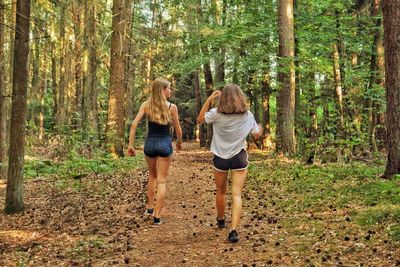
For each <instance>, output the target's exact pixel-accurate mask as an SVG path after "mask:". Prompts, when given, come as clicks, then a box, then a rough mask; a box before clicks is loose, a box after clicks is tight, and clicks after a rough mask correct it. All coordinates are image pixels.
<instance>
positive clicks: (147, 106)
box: [128, 78, 182, 225]
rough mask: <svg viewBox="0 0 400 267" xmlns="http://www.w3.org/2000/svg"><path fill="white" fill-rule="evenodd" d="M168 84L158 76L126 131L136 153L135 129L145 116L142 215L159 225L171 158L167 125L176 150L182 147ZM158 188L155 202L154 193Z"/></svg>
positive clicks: (129, 152) (180, 134)
mask: <svg viewBox="0 0 400 267" xmlns="http://www.w3.org/2000/svg"><path fill="white" fill-rule="evenodd" d="M170 86H171V83H170V82H169V81H168V80H166V79H164V78H157V79H156V80H155V81H154V82H153V84H152V86H151V92H150V97H149V98H148V99H147V101H145V102H144V103H143V104H142V105H141V106H140V109H139V111H138V113H137V115H136V117H135V119H134V120H133V122H132V125H131V129H130V134H129V146H128V155H129V156H134V155H135V154H136V151H135V148H134V143H135V135H136V128H137V126H138V124H139V122H140V120H141V119H142V118H143V116H145V115H146V117H147V119H148V132H147V137H146V140H145V144H144V154H145V159H146V162H147V166H148V168H149V177H148V181H147V201H148V202H147V209H146V211H145V215H153V216H154V219H153V220H154V224H155V225H160V224H161V223H162V221H161V210H162V208H163V204H164V199H165V193H166V179H167V175H168V169H169V166H170V164H171V161H172V154H173V149H172V137H171V133H170V124H173V125H174V129H175V133H176V137H177V141H176V150H177V151H180V150H181V143H182V129H181V126H180V124H179V114H178V108H177V107H176V105H174V104H172V103H170V102H168V99H169V98H170V97H171V88H170ZM156 189H157V196H156V203H154V195H155V191H156Z"/></svg>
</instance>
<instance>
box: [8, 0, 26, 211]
mask: <svg viewBox="0 0 400 267" xmlns="http://www.w3.org/2000/svg"><path fill="white" fill-rule="evenodd" d="M30 8H31V3H30V0H18V1H17V17H16V29H18V30H16V31H15V47H14V49H15V53H14V72H13V93H12V110H11V132H10V151H9V168H8V176H7V191H6V204H5V212H6V213H17V212H21V211H22V210H23V209H24V201H23V174H24V171H23V167H24V151H25V124H26V97H27V87H28V75H29V72H28V55H29V26H30V25H29V24H30V23H29V20H30Z"/></svg>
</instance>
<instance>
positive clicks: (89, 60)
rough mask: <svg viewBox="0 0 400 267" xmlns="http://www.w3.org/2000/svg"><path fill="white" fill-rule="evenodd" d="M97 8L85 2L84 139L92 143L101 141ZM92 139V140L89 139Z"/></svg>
mask: <svg viewBox="0 0 400 267" xmlns="http://www.w3.org/2000/svg"><path fill="white" fill-rule="evenodd" d="M95 8H96V6H95V3H94V0H88V1H85V29H84V49H83V63H82V64H83V71H82V76H83V91H82V125H83V127H82V139H83V140H86V141H89V142H90V143H93V142H97V141H98V140H99V135H100V129H99V117H98V105H97V95H98V92H97V88H96V77H97V76H96V72H97V63H96V61H97V56H96V28H95V24H96V18H95V14H96V13H95V12H96V9H95ZM89 137H90V138H89Z"/></svg>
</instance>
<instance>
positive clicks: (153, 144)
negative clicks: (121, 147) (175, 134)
mask: <svg viewBox="0 0 400 267" xmlns="http://www.w3.org/2000/svg"><path fill="white" fill-rule="evenodd" d="M172 153H173V149H172V138H171V136H148V137H147V138H146V141H145V143H144V154H145V155H146V156H148V157H149V158H155V157H169V156H171V155H172Z"/></svg>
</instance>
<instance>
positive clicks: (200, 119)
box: [197, 90, 221, 124]
mask: <svg viewBox="0 0 400 267" xmlns="http://www.w3.org/2000/svg"><path fill="white" fill-rule="evenodd" d="M220 95H221V91H218V90H215V91H214V92H213V93H212V94H211V95H210V96H209V97H208V98H207V100H206V102H205V103H204V105H203V107H202V108H201V110H200V112H199V116H197V123H198V124H201V123H203V122H204V121H205V113H206V112H207V111H208V110H209V109H210V105H211V102H212V101H213V100H214V99H215V98H217V97H218V96H220Z"/></svg>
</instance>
